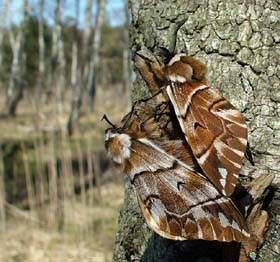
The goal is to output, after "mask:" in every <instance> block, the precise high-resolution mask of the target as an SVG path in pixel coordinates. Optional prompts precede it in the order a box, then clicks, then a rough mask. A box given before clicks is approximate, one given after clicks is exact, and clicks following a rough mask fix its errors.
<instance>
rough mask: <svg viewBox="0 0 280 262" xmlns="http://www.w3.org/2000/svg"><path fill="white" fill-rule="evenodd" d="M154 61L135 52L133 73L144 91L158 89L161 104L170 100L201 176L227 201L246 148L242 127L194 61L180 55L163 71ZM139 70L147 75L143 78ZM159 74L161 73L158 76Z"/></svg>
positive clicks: (202, 67)
mask: <svg viewBox="0 0 280 262" xmlns="http://www.w3.org/2000/svg"><path fill="white" fill-rule="evenodd" d="M158 61H159V59H158V58H156V56H154V55H153V54H151V53H150V52H149V51H146V50H141V51H138V53H137V55H136V66H137V67H138V68H139V67H140V68H141V69H140V70H139V71H140V73H141V74H142V76H143V78H144V79H145V80H146V82H147V83H148V86H149V89H150V91H151V92H152V93H154V92H156V91H157V90H160V89H162V90H164V92H165V91H166V92H167V95H166V94H165V93H164V95H163V100H168V99H170V100H171V103H172V106H173V109H174V110H175V113H176V116H177V119H178V121H179V123H180V127H181V129H182V131H183V133H184V134H185V138H186V141H187V143H188V144H189V145H190V147H191V150H192V152H193V154H194V156H195V158H196V160H197V162H198V164H199V166H200V167H201V169H202V170H203V173H204V174H205V175H206V176H207V177H208V178H209V179H210V181H211V182H212V183H213V184H214V185H215V187H216V188H217V189H218V190H219V191H220V192H221V193H222V194H224V195H226V196H230V195H231V194H232V193H233V191H234V188H235V186H236V183H237V179H238V175H239V172H240V170H241V167H242V163H243V158H244V155H245V152H246V148H247V143H248V142H247V125H246V122H245V120H244V118H243V116H242V114H241V112H239V111H238V110H237V109H236V108H235V107H234V106H233V105H232V104H230V102H229V101H227V100H226V99H225V98H224V97H223V96H222V95H221V94H220V93H219V91H218V90H216V89H214V88H212V87H210V86H209V85H207V80H206V77H205V75H206V72H207V69H206V66H205V65H203V64H202V63H201V62H200V61H198V60H196V59H194V58H192V57H188V56H186V55H185V54H176V55H175V56H173V57H172V58H171V59H169V61H168V62H167V63H166V65H163V64H162V63H161V62H158ZM143 68H149V69H150V73H149V74H150V75H149V77H148V78H147V76H146V75H145V69H143ZM159 68H161V70H162V72H164V73H162V74H159V73H158V71H159ZM152 72H154V73H152ZM160 76H164V77H165V80H164V79H163V78H160ZM159 79H160V80H159ZM162 83H163V84H162ZM156 86H157V88H156Z"/></svg>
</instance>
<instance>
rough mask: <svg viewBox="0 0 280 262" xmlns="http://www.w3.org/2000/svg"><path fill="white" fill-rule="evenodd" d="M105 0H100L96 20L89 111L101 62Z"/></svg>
mask: <svg viewBox="0 0 280 262" xmlns="http://www.w3.org/2000/svg"><path fill="white" fill-rule="evenodd" d="M104 11H105V0H99V1H98V9H97V14H96V20H95V28H94V36H93V44H92V57H91V61H90V64H89V75H88V80H87V107H88V110H89V111H92V110H93V102H94V97H95V92H96V69H97V66H98V63H99V47H100V40H101V26H102V24H103V20H104Z"/></svg>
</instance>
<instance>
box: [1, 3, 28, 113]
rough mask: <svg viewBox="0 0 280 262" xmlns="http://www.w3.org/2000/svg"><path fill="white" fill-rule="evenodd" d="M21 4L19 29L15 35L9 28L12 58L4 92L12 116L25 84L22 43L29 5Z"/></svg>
mask: <svg viewBox="0 0 280 262" xmlns="http://www.w3.org/2000/svg"><path fill="white" fill-rule="evenodd" d="M22 4H23V22H22V26H21V28H20V30H19V31H18V32H17V34H16V37H15V35H14V33H13V32H12V29H11V28H10V30H9V37H10V43H11V46H12V54H13V60H12V68H11V75H10V81H9V86H8V90H7V94H6V99H7V109H8V114H9V115H12V116H14V115H15V113H16V108H17V105H18V103H19V102H20V100H21V99H22V97H23V90H24V86H25V83H24V79H23V78H24V71H25V62H26V54H25V52H24V45H25V40H26V30H27V19H28V12H29V6H28V1H27V0H23V1H22ZM10 5H11V2H10ZM9 16H10V19H11V14H9Z"/></svg>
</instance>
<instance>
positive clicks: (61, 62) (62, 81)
mask: <svg viewBox="0 0 280 262" xmlns="http://www.w3.org/2000/svg"><path fill="white" fill-rule="evenodd" d="M57 6H58V8H57V14H56V20H57V24H58V82H57V92H58V110H59V112H62V111H63V102H64V95H65V89H66V78H65V75H66V61H65V54H64V43H63V39H62V23H61V2H60V0H57Z"/></svg>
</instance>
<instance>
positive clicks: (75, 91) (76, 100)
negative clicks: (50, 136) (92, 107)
mask: <svg viewBox="0 0 280 262" xmlns="http://www.w3.org/2000/svg"><path fill="white" fill-rule="evenodd" d="M79 13H80V12H79V0H76V22H75V26H74V41H73V44H72V67H71V86H72V108H71V113H70V117H69V120H68V123H67V130H68V134H69V135H71V134H72V132H73V126H74V124H75V123H76V122H77V120H78V118H79V115H80V107H81V84H80V85H79V79H80V68H79V67H78V21H79Z"/></svg>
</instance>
